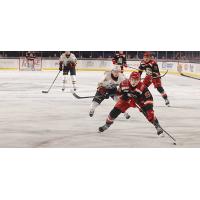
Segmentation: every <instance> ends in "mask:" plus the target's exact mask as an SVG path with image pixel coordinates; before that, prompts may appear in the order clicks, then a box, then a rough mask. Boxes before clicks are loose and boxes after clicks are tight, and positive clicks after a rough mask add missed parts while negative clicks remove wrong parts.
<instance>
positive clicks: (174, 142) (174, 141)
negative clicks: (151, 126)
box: [135, 103, 176, 145]
mask: <svg viewBox="0 0 200 200" xmlns="http://www.w3.org/2000/svg"><path fill="white" fill-rule="evenodd" d="M135 105H136V107H137V108H138V109H139V110H141V111H142V113H143V115H144V116H145V117H146V113H145V112H144V110H143V109H142V108H141V107H140V106H139V105H138V104H137V103H135ZM155 125H156V126H158V127H159V128H161V129H162V131H163V132H164V133H165V134H166V135H168V136H169V138H171V139H172V140H173V144H174V145H176V139H175V138H174V137H173V136H172V135H170V134H169V133H168V132H167V131H166V130H165V129H163V128H162V127H161V126H160V125H159V124H155Z"/></svg>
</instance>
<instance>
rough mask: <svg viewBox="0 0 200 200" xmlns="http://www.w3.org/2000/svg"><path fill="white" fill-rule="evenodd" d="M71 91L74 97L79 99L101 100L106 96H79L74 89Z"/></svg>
mask: <svg viewBox="0 0 200 200" xmlns="http://www.w3.org/2000/svg"><path fill="white" fill-rule="evenodd" d="M70 91H71V93H72V95H73V96H74V97H75V98H77V99H90V98H94V97H96V98H101V97H102V96H104V95H102V96H95V95H94V96H79V95H78V94H76V92H75V91H74V90H73V89H71V90H70ZM112 96H113V95H109V97H112Z"/></svg>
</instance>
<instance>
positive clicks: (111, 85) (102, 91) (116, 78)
mask: <svg viewBox="0 0 200 200" xmlns="http://www.w3.org/2000/svg"><path fill="white" fill-rule="evenodd" d="M125 79H126V77H125V76H124V74H122V73H121V69H120V67H119V66H115V67H114V68H113V69H112V70H111V71H109V72H105V74H104V77H103V79H102V80H101V81H100V82H99V83H98V86H97V91H96V94H95V97H94V98H93V100H92V103H91V105H90V111H89V116H90V117H92V116H93V115H94V112H95V109H96V108H97V107H98V106H99V105H100V104H101V102H102V101H103V100H104V99H108V98H109V97H111V98H112V99H113V100H114V101H117V100H118V96H117V86H119V84H120V83H121V82H122V81H123V80H125ZM124 116H125V117H126V119H129V118H130V115H129V114H128V113H127V112H125V113H124Z"/></svg>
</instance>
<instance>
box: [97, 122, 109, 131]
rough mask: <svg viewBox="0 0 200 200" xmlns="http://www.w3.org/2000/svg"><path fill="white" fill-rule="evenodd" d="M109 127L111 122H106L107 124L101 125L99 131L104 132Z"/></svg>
mask: <svg viewBox="0 0 200 200" xmlns="http://www.w3.org/2000/svg"><path fill="white" fill-rule="evenodd" d="M109 127H110V125H109V124H105V125H103V126H101V127H99V132H104V131H105V130H107V129H108V128H109Z"/></svg>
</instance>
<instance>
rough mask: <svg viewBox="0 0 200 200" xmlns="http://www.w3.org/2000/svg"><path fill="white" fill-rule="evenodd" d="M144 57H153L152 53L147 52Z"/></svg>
mask: <svg viewBox="0 0 200 200" xmlns="http://www.w3.org/2000/svg"><path fill="white" fill-rule="evenodd" d="M143 57H151V53H150V52H145V53H144V55H143Z"/></svg>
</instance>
